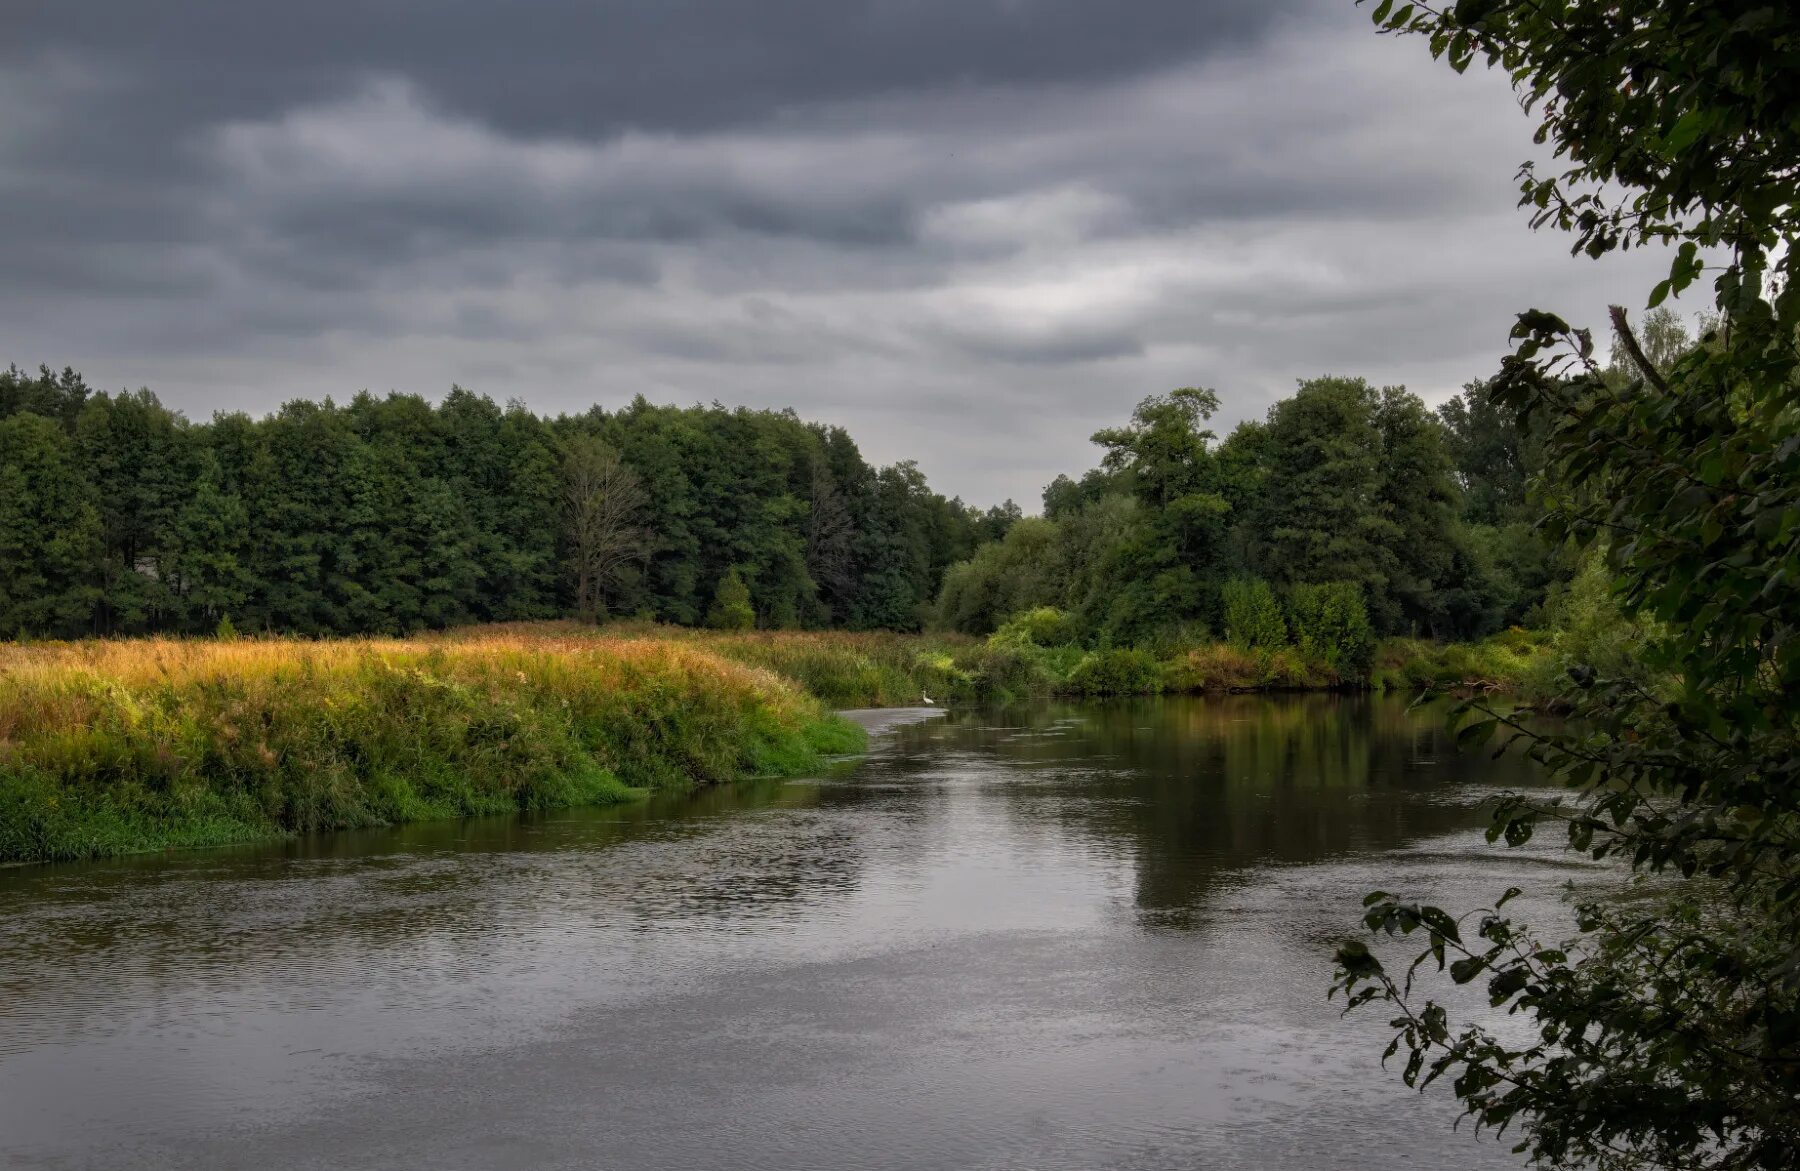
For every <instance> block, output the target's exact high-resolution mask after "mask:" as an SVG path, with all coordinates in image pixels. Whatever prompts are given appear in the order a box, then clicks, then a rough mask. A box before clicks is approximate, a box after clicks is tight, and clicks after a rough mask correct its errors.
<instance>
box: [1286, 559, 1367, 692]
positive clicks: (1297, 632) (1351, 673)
mask: <svg viewBox="0 0 1800 1171" xmlns="http://www.w3.org/2000/svg"><path fill="white" fill-rule="evenodd" d="M1288 606H1289V614H1288V616H1289V623H1290V625H1291V626H1292V628H1293V631H1294V645H1295V646H1296V647H1297V648H1298V649H1299V651H1300V655H1301V657H1302V658H1305V659H1317V660H1319V661H1321V662H1323V663H1324V664H1325V666H1326V667H1327V668H1329V669H1330V670H1331V671H1333V672H1335V673H1336V674H1337V675H1338V676H1339V677H1340V678H1343V679H1362V678H1365V677H1366V676H1367V675H1368V673H1369V667H1370V664H1371V661H1372V660H1373V658H1374V654H1375V631H1374V628H1373V627H1372V626H1371V625H1370V623H1369V611H1368V608H1367V607H1366V606H1365V605H1364V604H1363V594H1362V587H1361V586H1360V585H1358V584H1357V583H1355V582H1351V581H1333V582H1325V583H1323V584H1319V585H1297V586H1295V587H1294V588H1293V591H1292V593H1291V594H1290V595H1289V598H1288Z"/></svg>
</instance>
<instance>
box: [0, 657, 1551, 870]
mask: <svg viewBox="0 0 1800 1171" xmlns="http://www.w3.org/2000/svg"><path fill="white" fill-rule="evenodd" d="M1544 653H1545V652H1544V649H1543V645H1542V643H1541V641H1540V640H1537V639H1535V638H1534V637H1533V636H1530V635H1526V634H1524V632H1514V633H1511V634H1508V635H1501V636H1497V637H1496V638H1495V639H1490V640H1488V641H1487V642H1485V643H1482V644H1477V645H1474V646H1465V647H1456V646H1451V647H1444V646H1438V645H1436V644H1431V643H1424V642H1401V641H1395V642H1389V643H1385V644H1382V646H1381V647H1379V648H1377V651H1376V654H1375V659H1374V665H1373V668H1372V670H1371V673H1370V675H1369V676H1368V677H1366V678H1352V679H1347V678H1345V677H1343V676H1342V675H1340V674H1339V673H1338V672H1336V671H1335V670H1333V669H1332V668H1331V666H1330V665H1329V664H1327V663H1323V662H1315V661H1309V660H1307V659H1305V658H1304V657H1303V656H1301V655H1300V654H1299V652H1298V651H1296V650H1294V649H1293V648H1284V649H1282V650H1278V651H1275V652H1273V653H1263V654H1258V653H1253V652H1247V651H1242V650H1239V649H1237V648H1233V647H1230V646H1227V645H1224V644H1211V645H1204V646H1197V647H1188V648H1175V649H1167V648H1165V649H1163V650H1162V651H1160V652H1159V651H1156V650H1148V649H1110V650H1086V649H1082V648H1080V647H1072V646H1063V647H1043V646H1038V645H1035V644H1033V643H1030V642H1019V641H1006V640H1000V639H987V640H982V639H975V638H968V637H963V636H956V635H903V634H893V633H885V632H873V633H847V632H799V631H791V632H742V633H722V632H716V631H701V630H687V629H682V628H677V627H663V626H651V625H647V624H630V623H626V624H615V625H609V626H604V627H598V628H596V627H591V626H582V625H579V624H575V623H534V624H521V625H507V626H492V627H480V628H469V629H463V630H453V631H448V632H444V633H441V634H434V635H428V636H422V637H419V638H415V639H366V640H351V639H339V640H329V641H319V642H313V641H305V640H298V639H280V638H270V639H261V638H258V639H244V640H234V641H216V640H200V639H194V640H180V639H133V640H111V641H90V642H77V643H30V644H3V645H0V861H15V862H16V861H28V862H35V861H51V860H58V859H76V858H93V857H102V856H108V855H114V854H124V853H132V852H137V851H144V850H157V849H167V848H179V847H198V846H215V845H223V844H228V843H234V842H247V841H256V840H262V839H269V838H275V837H280V836H285V835H293V834H304V833H317V832H325V831H330V830H339V829H353V828H359V827H367V826H379V825H394V824H400V823H404V822H412V821H423V820H429V819H440V818H458V817H469V816H475V815H481V814H494V813H506V812H516V811H521V810H538V809H556V808H566V807H569V806H575V805H603V804H613V803H617V802H621V801H627V800H631V799H633V798H634V797H637V796H639V795H641V794H643V793H645V792H648V791H651V790H677V791H678V790H682V789H687V788H692V787H696V786H700V785H707V784H717V783H721V782H725V781H731V780H736V779H740V778H744V777H751V776H794V775H799V774H803V773H806V772H810V771H813V770H816V769H817V768H819V767H820V766H821V764H822V763H823V761H824V759H825V758H826V757H827V756H830V755H835V754H843V753H850V752H855V751H859V750H861V748H862V747H863V746H864V744H865V743H866V739H867V735H866V733H865V732H864V731H863V730H862V729H861V728H859V727H857V726H856V725H854V724H853V723H851V722H849V721H846V720H844V719H842V718H840V717H838V716H836V715H833V714H832V710H831V709H841V708H899V707H906V706H909V705H918V704H921V703H922V702H924V701H925V699H926V697H930V698H931V700H932V701H933V702H935V703H936V704H938V705H945V704H973V703H994V702H1006V701H1017V700H1025V699H1033V698H1049V697H1101V696H1121V695H1150V694H1160V693H1200V692H1238V691H1259V690H1287V691H1302V690H1332V689H1339V690H1349V689H1357V688H1361V687H1373V688H1374V689H1377V690H1382V689H1385V690H1400V691H1418V690H1420V689H1421V688H1424V687H1427V686H1430V687H1437V688H1441V689H1484V690H1510V689H1515V688H1517V687H1519V686H1520V685H1521V684H1522V683H1524V681H1526V680H1527V679H1528V678H1529V677H1530V675H1531V673H1532V672H1534V671H1540V670H1541V669H1542V665H1543V656H1544Z"/></svg>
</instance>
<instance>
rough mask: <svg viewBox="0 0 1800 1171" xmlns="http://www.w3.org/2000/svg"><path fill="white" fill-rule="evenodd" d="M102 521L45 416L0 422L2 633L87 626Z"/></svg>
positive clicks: (62, 436)
mask: <svg viewBox="0 0 1800 1171" xmlns="http://www.w3.org/2000/svg"><path fill="white" fill-rule="evenodd" d="M100 554H101V522H100V508H99V504H98V501H97V500H96V498H95V493H94V487H93V484H92V483H91V482H90V481H89V480H88V478H87V475H86V473H85V471H84V469H83V467H82V465H81V462H80V460H79V458H78V455H77V452H76V448H75V444H74V443H73V441H71V440H70V438H69V436H68V434H67V433H66V432H65V431H64V430H63V429H62V427H60V426H59V425H58V424H57V423H56V422H54V421H52V420H50V419H47V418H45V417H44V416H42V415H36V414H31V413H28V412H27V413H22V414H15V415H12V416H10V417H8V418H5V419H0V631H4V632H5V633H6V634H8V635H11V634H14V633H18V632H21V631H23V632H25V633H41V634H53V635H60V636H64V637H68V636H73V635H78V634H82V633H86V632H87V631H88V630H90V629H91V624H92V622H93V617H94V613H95V610H96V608H97V607H98V606H99V604H100V600H101V588H100Z"/></svg>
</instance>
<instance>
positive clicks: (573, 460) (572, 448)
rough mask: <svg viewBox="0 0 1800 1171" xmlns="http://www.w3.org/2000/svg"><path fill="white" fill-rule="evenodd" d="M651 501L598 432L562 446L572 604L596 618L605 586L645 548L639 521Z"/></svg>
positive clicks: (643, 553)
mask: <svg viewBox="0 0 1800 1171" xmlns="http://www.w3.org/2000/svg"><path fill="white" fill-rule="evenodd" d="M647 503H649V494H648V493H647V492H645V490H644V485H643V481H641V480H640V479H639V478H638V474H637V473H636V472H634V471H632V470H631V468H630V467H629V466H628V465H627V464H626V463H625V461H624V460H623V459H621V458H620V457H619V453H618V452H617V451H615V450H614V449H613V448H612V447H610V446H608V445H607V444H606V443H605V442H603V441H602V440H601V439H600V438H599V437H598V436H594V435H578V436H576V437H575V438H574V439H571V440H570V441H569V442H568V444H567V445H566V446H565V448H564V449H563V506H564V511H565V513H566V515H567V520H568V526H569V546H570V551H571V556H572V558H573V560H574V563H575V605H576V607H577V609H578V610H579V611H580V613H581V616H582V617H583V618H586V619H587V620H588V621H590V622H598V621H599V620H600V619H601V617H602V616H604V615H605V613H606V591H607V590H608V589H610V588H611V587H613V586H615V585H617V584H618V582H619V579H620V576H621V574H623V572H624V571H625V570H626V568H628V567H629V566H631V565H632V564H633V563H635V562H639V561H642V560H643V559H644V558H645V557H646V556H647V555H648V553H649V549H650V533H649V530H648V529H646V528H644V527H643V526H642V525H641V524H639V523H638V522H639V519H640V517H641V516H642V513H643V509H644V506H645V505H646V504H647Z"/></svg>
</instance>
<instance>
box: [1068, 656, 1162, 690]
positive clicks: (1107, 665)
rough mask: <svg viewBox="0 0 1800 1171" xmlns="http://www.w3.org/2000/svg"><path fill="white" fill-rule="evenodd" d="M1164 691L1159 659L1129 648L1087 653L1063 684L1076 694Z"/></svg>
mask: <svg viewBox="0 0 1800 1171" xmlns="http://www.w3.org/2000/svg"><path fill="white" fill-rule="evenodd" d="M1162 688H1163V669H1162V664H1161V663H1159V662H1157V661H1156V656H1155V655H1152V654H1151V653H1150V652H1148V651H1140V650H1134V649H1130V648H1119V649H1115V650H1107V651H1094V652H1092V653H1090V654H1088V655H1087V656H1086V657H1084V658H1083V659H1082V660H1081V662H1080V663H1079V664H1077V665H1076V667H1075V669H1074V670H1073V671H1071V672H1070V673H1069V678H1068V680H1067V682H1066V683H1065V685H1064V690H1066V691H1067V692H1069V693H1070V694H1073V695H1155V694H1156V693H1157V692H1159V691H1161V690H1162Z"/></svg>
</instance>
